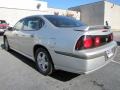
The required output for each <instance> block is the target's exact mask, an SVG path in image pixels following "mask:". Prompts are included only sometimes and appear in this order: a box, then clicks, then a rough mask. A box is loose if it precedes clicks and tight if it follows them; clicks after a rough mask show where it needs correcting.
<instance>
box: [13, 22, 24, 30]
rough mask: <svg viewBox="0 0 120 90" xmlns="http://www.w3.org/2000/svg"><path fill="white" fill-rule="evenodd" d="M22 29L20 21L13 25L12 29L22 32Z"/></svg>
mask: <svg viewBox="0 0 120 90" xmlns="http://www.w3.org/2000/svg"><path fill="white" fill-rule="evenodd" d="M22 27H23V20H20V21H18V22H17V23H16V24H15V26H14V29H15V30H22Z"/></svg>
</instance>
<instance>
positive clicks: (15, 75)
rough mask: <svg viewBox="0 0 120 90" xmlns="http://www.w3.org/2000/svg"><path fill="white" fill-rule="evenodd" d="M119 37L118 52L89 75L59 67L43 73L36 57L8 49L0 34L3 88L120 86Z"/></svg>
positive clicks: (102, 89)
mask: <svg viewBox="0 0 120 90" xmlns="http://www.w3.org/2000/svg"><path fill="white" fill-rule="evenodd" d="M115 39H116V38H115ZM117 39H118V40H117V42H118V48H117V49H118V52H117V55H116V57H115V58H114V60H113V61H112V62H111V63H109V64H107V65H106V66H104V67H103V68H101V69H99V70H97V71H95V72H92V73H90V74H88V75H79V74H74V73H69V72H64V71H56V72H55V73H53V75H51V76H43V75H41V74H40V73H39V72H38V71H37V70H36V68H35V63H34V62H33V61H31V60H29V59H28V58H26V57H24V56H22V55H20V54H18V53H17V52H15V51H11V52H6V51H5V50H4V49H3V41H2V37H0V45H1V47H0V90H120V46H119V37H117Z"/></svg>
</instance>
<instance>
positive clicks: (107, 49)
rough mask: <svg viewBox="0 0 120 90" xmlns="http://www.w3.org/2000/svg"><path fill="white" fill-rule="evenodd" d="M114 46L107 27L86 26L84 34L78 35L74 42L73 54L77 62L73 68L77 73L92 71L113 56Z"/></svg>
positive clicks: (115, 45) (111, 34)
mask: <svg viewBox="0 0 120 90" xmlns="http://www.w3.org/2000/svg"><path fill="white" fill-rule="evenodd" d="M77 31H79V30H77ZM116 47H117V44H116V42H115V41H114V40H113V33H112V32H111V30H110V29H109V28H108V27H105V26H91V27H87V30H86V31H84V35H82V36H81V37H78V39H77V40H76V42H75V46H74V50H73V56H74V57H75V58H76V61H77V63H78V64H74V65H75V66H76V67H74V68H75V69H76V70H77V72H78V73H80V72H83V73H89V72H92V71H94V70H96V69H98V68H100V67H102V66H104V65H106V64H107V63H109V62H110V61H111V60H112V59H113V58H114V56H115V52H116Z"/></svg>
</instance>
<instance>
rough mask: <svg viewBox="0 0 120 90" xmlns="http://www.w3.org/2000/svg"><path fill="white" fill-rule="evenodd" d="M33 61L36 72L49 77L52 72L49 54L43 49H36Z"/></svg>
mask: <svg viewBox="0 0 120 90" xmlns="http://www.w3.org/2000/svg"><path fill="white" fill-rule="evenodd" d="M35 60H36V65H37V68H38V71H39V72H40V73H41V74H43V75H50V74H52V72H53V64H52V59H51V57H50V54H49V53H48V52H47V51H46V49H44V48H38V49H37V50H36V53H35Z"/></svg>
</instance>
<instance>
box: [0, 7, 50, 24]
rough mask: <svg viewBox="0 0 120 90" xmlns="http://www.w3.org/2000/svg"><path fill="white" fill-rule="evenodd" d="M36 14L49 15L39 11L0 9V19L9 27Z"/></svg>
mask: <svg viewBox="0 0 120 90" xmlns="http://www.w3.org/2000/svg"><path fill="white" fill-rule="evenodd" d="M37 14H40V15H41V14H49V13H48V12H47V11H39V10H22V9H11V8H0V19H1V20H6V21H7V22H8V23H9V24H10V26H13V25H14V24H15V23H16V22H17V21H18V20H19V19H21V18H23V17H26V16H30V15H37Z"/></svg>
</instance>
